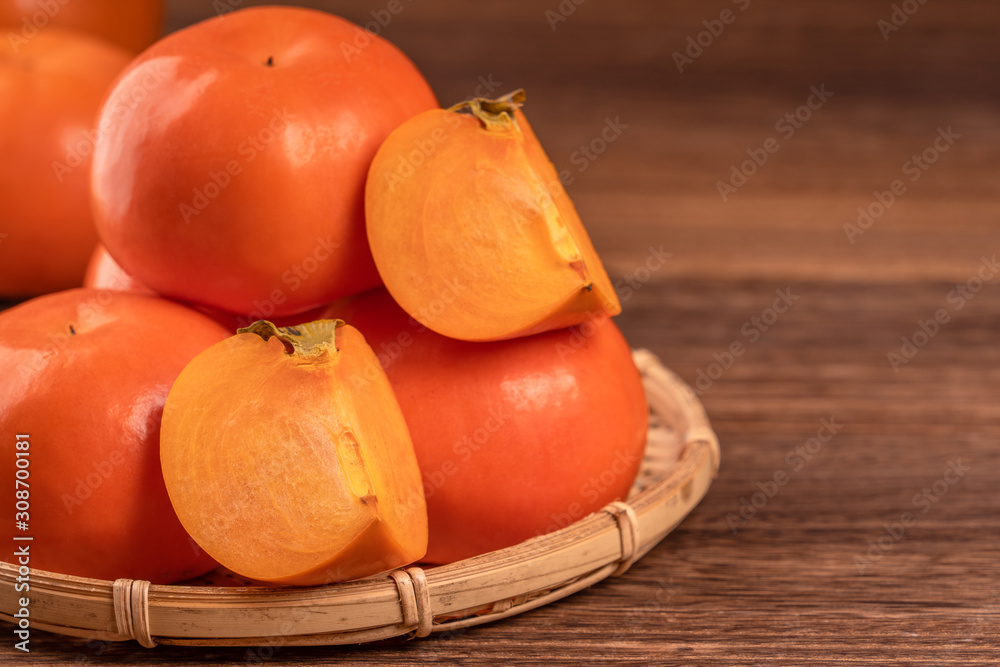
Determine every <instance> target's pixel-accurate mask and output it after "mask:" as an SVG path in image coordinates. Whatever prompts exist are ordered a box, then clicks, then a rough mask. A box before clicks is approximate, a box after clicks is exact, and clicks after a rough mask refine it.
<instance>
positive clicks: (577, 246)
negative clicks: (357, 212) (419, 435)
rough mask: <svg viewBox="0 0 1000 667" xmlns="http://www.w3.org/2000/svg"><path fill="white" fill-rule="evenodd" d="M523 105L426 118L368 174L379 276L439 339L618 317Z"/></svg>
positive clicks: (500, 335)
mask: <svg viewBox="0 0 1000 667" xmlns="http://www.w3.org/2000/svg"><path fill="white" fill-rule="evenodd" d="M523 102H524V91H523V90H519V91H516V92H514V93H511V94H509V95H506V96H504V97H502V98H500V99H496V100H488V99H483V98H476V99H473V100H470V101H467V102H462V103H460V104H457V105H455V106H453V107H451V108H450V109H434V110H430V111H425V112H423V113H421V114H419V115H417V116H414V117H413V118H411V119H410V120H408V121H406V122H404V123H403V124H402V125H401V126H400V127H398V128H397V129H396V130H395V131H394V132H393V133H392V134H391V135H389V137H388V138H387V139H386V140H385V142H384V143H383V144H382V146H381V148H380V149H379V151H378V153H377V154H376V156H375V160H374V161H373V162H372V165H371V168H370V169H369V172H368V180H367V184H366V191H365V215H366V226H367V233H368V242H369V245H370V246H371V250H372V255H373V256H374V258H375V265H376V267H377V268H378V271H379V275H380V276H381V277H382V280H383V282H384V283H385V286H386V288H387V289H388V290H389V293H390V294H392V296H393V298H394V299H395V300H396V301H397V302H398V303H399V305H400V306H402V308H403V309H404V310H406V311H407V312H408V313H409V314H410V315H411V316H412V317H413V318H414V319H416V320H417V321H419V322H420V323H421V324H423V325H425V326H426V327H428V328H430V329H432V330H433V331H436V332H437V333H439V334H442V335H445V336H449V337H451V338H457V339H460V340H468V341H489V340H504V339H509V338H516V337H520V336H527V335H530V334H534V333H539V332H541V331H548V330H550V329H561V328H564V327H568V326H572V325H574V324H580V323H581V322H583V321H584V320H587V319H588V318H592V317H594V316H595V315H598V314H601V313H605V314H607V315H617V314H618V313H619V312H620V311H621V306H620V304H619V302H618V298H617V296H616V294H615V290H614V287H613V286H612V284H611V281H610V280H609V278H608V275H607V273H606V272H605V270H604V266H603V265H602V264H601V260H600V258H599V257H598V255H597V251H596V250H595V249H594V246H593V243H591V240H590V237H589V236H588V234H587V231H586V229H584V226H583V223H582V222H581V221H580V217H579V215H577V212H576V209H575V208H574V206H573V203H572V202H571V201H570V198H569V196H568V195H567V193H566V191H565V189H564V188H563V185H562V182H561V181H560V179H559V175H558V174H557V172H556V169H555V167H553V165H552V163H551V162H550V161H549V159H548V157H547V156H546V154H545V151H544V150H543V149H542V146H541V144H539V142H538V139H537V138H536V137H535V134H534V132H533V131H532V129H531V126H530V125H528V120H527V118H525V116H524V113H523V112H522V111H521V108H520V107H521V105H522V103H523Z"/></svg>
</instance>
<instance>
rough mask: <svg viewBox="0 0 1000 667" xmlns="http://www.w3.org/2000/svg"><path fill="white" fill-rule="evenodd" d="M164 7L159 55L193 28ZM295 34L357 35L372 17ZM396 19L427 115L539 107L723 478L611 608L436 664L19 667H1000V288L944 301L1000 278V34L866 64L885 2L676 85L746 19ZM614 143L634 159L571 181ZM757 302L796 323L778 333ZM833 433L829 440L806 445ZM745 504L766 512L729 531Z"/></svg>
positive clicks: (545, 131) (713, 56)
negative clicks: (489, 99) (941, 138)
mask: <svg viewBox="0 0 1000 667" xmlns="http://www.w3.org/2000/svg"><path fill="white" fill-rule="evenodd" d="M169 4H170V9H171V11H170V18H169V21H170V27H171V28H177V27H180V26H182V25H186V24H188V23H190V22H192V21H194V20H198V19H200V18H204V17H206V16H209V15H211V14H212V13H213V10H212V8H211V3H209V2H196V1H195V0H185V1H174V2H171V3H169ZM250 4H254V3H251V2H244V3H242V5H250ZM301 4H308V5H311V6H316V7H322V8H325V9H328V10H331V11H334V12H335V13H338V14H341V15H343V16H346V17H348V18H351V19H352V20H356V21H365V20H368V19H369V18H370V12H371V11H373V10H375V11H378V10H380V9H383V8H384V7H385V6H386V5H387V3H386V2H351V3H348V2H346V0H344V1H336V2H303V3H301ZM403 6H404V7H405V9H404V11H403V12H401V13H400V14H399V15H397V16H396V17H394V18H393V20H392V22H391V23H390V24H389V25H388V26H386V27H385V28H384V30H383V34H384V35H385V36H387V37H388V38H389V39H391V40H392V41H393V42H395V43H396V44H397V45H399V46H400V47H401V48H402V49H403V50H404V51H405V52H406V53H408V54H409V55H410V56H411V57H412V58H413V59H414V60H415V61H416V62H417V64H418V65H419V66H420V67H421V68H422V69H423V70H424V71H425V73H426V74H427V76H428V79H429V80H430V82H431V84H432V86H433V87H434V89H435V91H436V92H437V93H438V96H439V98H440V99H441V101H442V102H443V103H450V102H452V101H456V100H458V99H461V98H464V97H466V96H468V95H470V94H472V93H473V92H474V91H475V89H476V88H477V86H480V85H482V83H481V82H482V80H484V79H485V80H487V81H493V82H496V83H497V86H498V88H499V92H505V91H507V90H509V89H513V88H516V87H521V86H524V87H526V88H527V90H528V95H529V102H528V107H527V108H526V111H527V114H528V117H529V118H530V119H531V121H532V124H533V126H534V128H535V130H536V132H537V134H538V135H539V136H540V138H541V140H542V142H543V143H544V144H545V146H546V148H547V149H548V151H549V153H550V156H551V158H552V160H553V162H554V163H555V164H556V166H557V167H558V168H559V169H563V170H567V171H569V172H570V175H571V176H572V177H573V182H572V183H571V184H569V186H568V189H569V191H570V193H571V195H572V196H573V198H574V200H575V201H576V203H577V206H578V208H579V210H580V212H581V216H582V217H583V219H584V221H585V223H586V224H587V225H588V228H589V229H590V230H591V232H592V235H593V237H594V240H595V243H596V245H597V246H598V249H599V250H600V252H601V253H602V255H604V256H605V257H606V258H607V265H608V268H609V270H610V272H611V273H612V274H613V275H614V277H615V278H616V279H621V280H623V281H626V280H628V281H631V284H632V286H630V287H627V289H625V288H623V290H622V294H621V295H622V297H623V302H624V304H623V305H624V313H623V314H622V316H621V317H620V320H619V322H620V325H621V327H622V329H623V331H624V332H625V334H626V336H627V337H628V339H629V341H630V342H631V343H632V345H633V346H636V347H648V348H650V349H651V350H653V351H654V352H655V353H657V354H658V355H659V356H660V357H661V358H662V359H663V360H664V361H665V363H666V364H667V365H668V366H670V367H671V368H672V369H673V370H675V371H676V372H677V373H679V374H680V375H681V377H683V378H684V379H685V380H687V381H688V382H689V383H691V384H693V385H694V384H696V383H698V382H699V380H701V383H702V385H703V386H705V385H706V384H707V380H702V377H703V376H702V374H703V373H704V374H705V377H706V378H708V380H711V386H709V387H708V388H707V390H705V391H704V392H703V394H702V397H701V398H702V400H703V402H704V404H705V406H706V409H707V411H708V414H709V416H710V418H711V420H712V423H713V425H714V427H715V430H716V432H717V433H718V435H719V438H720V441H721V443H722V448H723V465H722V470H721V472H720V476H719V478H718V479H717V480H716V482H715V484H714V485H713V487H712V489H711V490H710V492H709V495H708V496H707V497H706V499H705V500H704V501H703V502H702V504H701V505H700V506H699V507H698V508H697V509H696V510H695V511H694V512H693V514H692V515H691V516H690V517H689V518H688V520H687V521H685V522H684V523H683V524H682V525H681V526H680V528H678V529H677V530H676V531H675V532H674V533H673V534H671V535H670V536H669V537H668V538H667V540H665V541H664V542H663V543H662V544H660V545H659V546H658V547H656V548H655V549H654V550H653V551H652V552H651V553H649V554H648V555H647V556H646V557H644V558H643V559H642V560H641V561H639V562H638V563H637V564H636V565H634V566H633V568H632V569H631V570H630V571H629V572H628V573H627V574H626V575H624V576H623V577H621V578H618V579H614V580H608V581H606V582H603V583H601V584H599V585H597V586H594V587H593V588H591V589H588V590H586V591H584V592H581V593H579V594H576V595H574V596H572V597H571V598H569V599H567V600H565V601H562V602H559V603H556V604H553V605H550V606H547V607H544V608H542V609H539V610H536V611H533V612H531V613H529V614H526V615H523V616H520V617H515V618H512V619H509V620H507V621H504V622H501V623H496V624H492V625H488V626H484V627H479V628H473V629H470V630H468V631H466V632H463V633H459V634H457V635H455V636H452V637H434V638H431V639H428V640H418V641H409V642H405V641H397V642H386V643H382V644H378V645H373V646H365V647H358V648H329V649H293V648H290V647H285V646H281V645H280V642H279V643H278V644H277V645H276V646H274V647H273V650H269V649H266V648H265V649H260V650H257V649H251V650H250V651H247V650H241V649H219V650H214V649H174V648H168V647H160V648H157V649H154V650H145V649H142V648H141V647H139V646H138V645H137V644H134V643H132V644H123V645H105V644H101V643H100V642H90V643H87V642H83V641H77V640H70V639H65V638H60V637H56V636H54V635H47V634H44V633H38V634H37V635H36V636H34V637H33V644H32V646H33V652H32V654H31V659H32V660H33V662H38V663H39V664H65V663H72V662H74V661H82V662H88V661H93V662H96V663H103V662H109V663H110V662H114V663H120V664H180V663H192V664H205V665H216V664H229V663H232V662H242V661H249V662H271V661H273V662H274V663H276V664H300V665H310V664H316V665H318V664H329V663H331V662H337V663H343V664H357V665H383V664H393V665H422V664H449V665H450V664H469V665H497V664H525V665H533V664H540V663H542V662H551V663H553V664H569V665H578V664H593V665H619V664H637V665H638V664H642V665H645V664H651V663H652V664H665V665H686V664H696V665H757V664H761V665H771V664H775V665H868V664H894V665H913V666H919V667H924V666H926V667H932V666H933V667H937V666H938V665H990V664H996V663H997V661H998V656H1000V568H998V565H997V563H998V562H1000V518H998V516H1000V513H998V507H1000V490H998V485H997V480H998V479H1000V403H998V387H1000V345H998V344H997V343H998V338H1000V289H998V284H1000V274H998V275H995V276H994V277H993V278H992V279H991V280H989V281H987V282H985V284H984V287H982V289H980V290H979V291H978V292H976V293H975V294H974V295H973V296H972V298H966V297H964V296H963V297H961V298H958V297H957V296H956V294H957V293H953V290H955V288H956V285H958V284H959V283H961V284H963V285H964V284H966V283H967V281H969V280H970V279H972V280H973V283H972V286H973V287H974V286H975V285H976V283H975V279H974V277H975V276H976V274H977V271H979V269H980V267H981V266H983V259H982V258H983V257H984V256H985V257H986V258H990V257H992V256H993V254H994V253H996V252H997V250H998V246H1000V226H998V222H997V221H998V220H1000V200H998V195H997V187H996V175H995V171H996V166H997V165H998V164H1000V123H998V120H997V119H998V118H1000V92H998V88H997V86H996V84H995V78H996V72H997V71H998V67H1000V42H998V40H997V39H996V34H997V31H998V29H1000V5H998V4H997V3H995V2H989V1H988V0H956V1H954V2H947V3H944V2H934V1H931V2H927V3H925V4H923V5H922V6H921V7H920V9H919V11H918V12H917V13H916V14H914V15H913V16H912V17H910V18H909V19H908V21H907V22H906V23H905V24H904V25H903V26H902V27H901V28H900V30H899V31H898V32H894V33H891V34H890V36H889V39H888V41H886V40H883V38H882V35H881V34H880V33H879V29H878V27H877V25H876V22H877V21H878V20H879V19H887V18H889V17H890V14H891V12H892V3H891V2H889V1H888V0H886V1H885V2H871V1H866V0H847V1H846V2H838V3H829V2H821V1H820V0H800V1H792V0H752V2H750V4H749V7H748V8H747V10H746V11H745V12H741V13H738V17H737V20H736V21H735V22H734V23H733V24H732V25H731V26H728V27H727V28H726V30H725V32H724V33H723V34H722V35H721V36H720V37H719V38H718V39H717V40H716V41H715V42H714V43H713V44H712V45H711V46H710V47H707V48H706V49H705V52H704V54H703V55H701V56H700V57H698V58H697V59H696V60H695V61H694V63H693V64H692V65H690V66H689V67H688V68H687V69H686V70H685V71H684V72H683V73H681V72H678V71H677V68H676V66H675V65H674V62H673V59H672V53H673V52H674V51H676V50H681V49H683V48H684V47H685V40H686V38H687V37H688V36H695V35H697V33H698V32H700V31H702V30H704V26H703V25H702V21H705V20H711V19H713V18H716V17H718V15H719V12H720V11H721V10H722V9H723V8H726V7H730V6H732V7H735V6H736V4H735V3H728V2H722V1H720V2H719V3H715V4H705V3H697V2H694V1H693V0H685V1H677V2H653V1H652V0H649V1H639V0H626V1H623V2H616V3H610V2H597V1H596V0H588V1H587V2H585V3H583V4H582V5H580V6H579V7H577V9H576V10H575V11H574V13H573V14H572V15H570V16H569V17H568V20H567V21H565V22H560V23H558V24H557V27H556V30H552V29H551V27H550V24H549V22H548V20H547V19H546V16H545V11H546V10H547V9H552V10H557V8H558V6H559V2H558V1H557V0H550V1H548V2H541V3H537V2H528V0H516V1H512V2H505V3H489V4H487V3H460V2H458V1H457V0H447V1H442V2H431V1H430V0H416V1H414V2H412V3H410V2H406V0H404V2H403ZM737 9H738V8H737ZM481 77H482V78H481ZM824 84H825V85H826V87H827V88H828V89H829V90H830V91H833V93H834V94H833V96H832V97H831V98H830V100H829V101H828V102H827V103H826V104H824V105H823V107H822V108H820V109H818V110H816V111H815V112H814V114H813V117H812V118H811V119H810V120H809V121H808V122H807V123H804V124H803V126H802V127H801V128H800V129H797V130H796V132H795V133H794V135H793V136H792V137H791V138H788V139H785V138H784V137H783V136H782V135H781V134H779V133H778V132H777V130H776V128H775V124H776V123H777V122H778V121H779V120H780V119H781V118H782V117H783V116H784V115H785V114H787V113H794V111H795V109H796V108H797V107H798V106H799V105H802V104H803V103H804V102H805V101H806V99H807V97H808V95H809V94H810V93H809V89H810V87H811V86H814V85H815V86H821V85H824ZM609 118H610V119H615V118H618V119H619V120H620V121H621V122H623V123H626V124H628V128H627V129H625V130H624V131H623V132H622V133H621V134H620V136H618V137H617V138H616V140H615V141H614V142H611V143H609V144H608V145H607V147H606V150H605V151H604V152H603V153H602V154H601V155H600V156H598V157H597V159H595V160H593V161H585V162H582V161H581V155H582V154H581V153H580V152H579V151H580V147H581V146H582V145H585V144H587V143H589V142H591V141H592V140H593V139H594V138H596V137H598V136H599V135H600V132H601V130H602V128H603V127H604V126H605V123H606V122H607V120H608V119H609ZM949 126H950V127H952V128H953V130H954V131H955V132H957V133H959V134H960V135H961V137H960V138H959V139H958V140H957V141H956V142H955V144H954V146H952V147H951V148H949V150H948V151H946V152H944V153H943V154H941V155H940V158H939V160H938V161H937V162H936V163H935V164H934V165H933V166H932V167H931V168H930V169H928V170H927V171H926V172H921V177H920V178H919V179H918V180H917V181H909V180H906V181H905V185H906V187H907V191H906V193H905V194H904V195H902V196H900V197H897V201H896V202H895V203H894V204H893V205H892V206H891V207H889V208H888V210H886V212H885V213H884V215H882V216H881V217H879V218H878V219H877V220H876V221H875V223H874V224H873V225H872V226H871V227H870V229H868V230H867V231H866V232H865V233H864V234H863V235H862V236H860V237H856V238H855V242H854V243H853V244H852V243H850V241H849V240H848V238H847V235H846V234H845V231H844V228H843V226H844V224H845V223H851V222H854V221H855V220H856V219H857V208H858V207H859V206H860V207H869V206H870V205H871V203H872V202H873V201H875V195H874V193H875V191H884V190H886V189H888V188H889V187H890V184H891V182H892V181H893V180H894V179H907V178H908V176H907V175H904V172H903V168H904V165H905V163H906V162H907V161H909V160H910V159H911V156H912V155H914V154H915V153H919V152H922V151H923V150H924V149H925V148H927V147H928V146H930V145H932V142H933V141H934V137H935V135H936V133H937V131H938V128H947V127H949ZM768 137H775V138H777V139H778V140H779V141H780V150H779V151H778V152H776V153H774V154H773V155H771V156H770V157H769V158H768V161H767V162H766V163H765V164H764V165H763V166H761V167H760V168H759V169H758V170H757V173H755V174H754V175H752V176H751V177H749V178H748V180H747V183H746V184H745V185H743V186H741V187H740V188H739V191H738V192H737V193H735V194H733V195H732V196H731V197H729V198H728V201H723V200H722V198H721V197H720V195H719V192H718V190H717V181H719V180H722V179H726V178H727V177H728V175H729V172H730V169H731V166H732V165H734V164H739V163H740V162H742V161H743V160H745V159H747V154H746V151H747V150H748V149H751V150H753V149H757V148H759V147H760V146H761V145H762V144H763V142H764V141H765V140H766V139H767V138H768ZM584 163H585V165H586V168H582V167H583V165H584ZM660 246H662V247H663V251H664V252H667V253H671V257H670V258H669V259H667V260H666V261H665V262H663V263H662V264H661V265H659V266H657V263H656V262H655V261H653V259H652V258H653V257H654V255H652V254H651V253H650V248H657V249H658V248H660ZM647 261H649V262H650V264H648V265H647V264H646V262H647ZM644 267H653V268H654V270H652V271H649V272H648V274H647V273H646V272H645V270H644ZM622 284H623V285H624V286H628V283H627V282H623V283H622ZM776 290H777V291H784V290H790V291H791V295H792V296H794V297H798V298H797V299H796V300H794V301H793V302H792V303H793V305H792V306H791V307H790V308H788V310H787V311H786V312H784V313H781V314H778V313H774V314H775V318H774V319H773V320H772V319H771V315H770V313H769V312H768V309H769V308H770V307H772V306H773V304H774V301H775V299H777V298H778V296H777V295H776ZM786 294H787V292H786ZM949 294H951V298H949ZM958 304H961V306H962V307H961V308H960V309H959V308H958ZM939 310H944V311H945V313H946V314H947V315H948V322H947V323H945V324H942V325H940V327H939V329H938V331H937V332H936V334H935V335H934V336H933V337H931V338H930V339H929V341H928V342H927V344H926V345H925V346H924V347H922V348H921V349H920V350H919V351H918V352H917V354H916V355H915V356H914V357H913V358H912V360H909V362H908V363H906V364H903V365H900V366H899V368H898V369H897V370H894V369H893V368H892V366H891V365H890V361H889V359H888V355H889V353H890V352H896V353H899V352H900V346H901V344H902V343H901V340H900V339H901V337H904V336H905V337H908V338H912V337H914V334H915V332H918V331H920V325H919V322H920V321H925V322H926V321H927V320H928V319H931V318H933V317H934V314H935V313H936V312H937V311H939ZM753 318H758V320H759V321H760V322H761V326H757V325H756V324H755V323H754V320H753ZM765 322H770V323H769V324H764V323H765ZM765 326H766V327H767V330H766V331H763V330H762V327H765ZM755 332H756V333H755ZM734 343H740V344H741V345H742V346H743V347H742V349H743V350H744V352H743V353H742V354H741V355H739V356H738V357H734V359H733V360H732V364H731V366H730V367H729V368H728V369H724V370H723V369H721V366H720V367H719V368H715V367H713V364H715V363H720V362H719V361H718V359H719V358H722V359H723V361H726V362H727V363H728V360H727V359H726V352H727V350H730V349H731V347H732V346H733V344H734ZM719 371H721V372H719ZM897 371H898V372H897ZM710 375H717V376H718V377H716V378H715V379H712V378H711V377H709V376H710ZM821 420H826V421H827V422H828V423H829V422H832V423H833V424H835V425H837V426H840V427H841V428H839V429H838V430H837V433H836V435H834V436H833V437H832V439H830V440H829V441H828V442H825V443H823V442H819V441H818V440H817V441H815V442H812V443H811V442H810V438H815V437H816V436H817V433H818V431H819V429H820V428H821V426H822V424H823V422H822V421H821ZM822 435H823V436H824V437H826V432H823V434H822ZM817 445H818V446H817ZM966 468H967V470H966ZM949 470H951V471H952V472H949ZM955 470H959V471H961V476H958V473H957V472H954V471H955ZM781 473H783V474H784V477H782V476H781ZM776 474H777V475H778V479H783V480H787V481H786V483H784V484H783V485H781V486H780V487H778V488H777V489H776V490H775V489H773V488H772V487H771V486H770V483H772V482H773V481H774V480H775V479H776V477H775V476H776ZM761 487H764V490H762V489H761ZM768 490H774V491H775V492H774V493H773V494H772V495H773V497H770V498H767V497H766V494H765V493H764V492H765V491H768ZM925 490H926V491H925ZM755 494H762V495H757V496H755ZM744 499H745V501H746V503H753V502H756V503H757V504H758V505H760V507H759V508H755V511H752V512H751V511H750V510H746V509H744V511H745V512H746V515H748V518H746V519H745V521H742V522H741V521H740V520H739V518H738V517H739V515H740V512H741V507H744V504H743V501H744ZM764 501H766V502H764ZM910 515H912V517H913V521H912V522H910V521H907V524H908V525H906V526H904V527H903V528H904V530H903V532H900V528H899V527H897V526H896V525H895V524H901V523H902V522H903V519H904V518H905V517H907V516H910ZM728 516H735V517H737V519H736V520H733V519H727V517H728ZM18 657H20V656H15V651H14V650H13V649H12V646H11V642H9V641H4V642H0V662H4V663H7V662H10V663H14V661H15V658H18ZM15 664H16V663H15Z"/></svg>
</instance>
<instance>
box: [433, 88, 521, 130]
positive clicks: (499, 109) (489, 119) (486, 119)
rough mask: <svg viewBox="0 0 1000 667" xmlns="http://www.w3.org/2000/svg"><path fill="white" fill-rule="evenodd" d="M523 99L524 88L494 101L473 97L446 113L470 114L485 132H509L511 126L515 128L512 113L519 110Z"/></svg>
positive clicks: (450, 108)
mask: <svg viewBox="0 0 1000 667" xmlns="http://www.w3.org/2000/svg"><path fill="white" fill-rule="evenodd" d="M525 99H527V96H526V94H525V92H524V88H518V89H517V90H515V91H514V92H511V93H507V94H506V95H504V96H503V97H498V98H497V99H495V100H494V99H489V98H487V97H473V98H472V99H471V100H464V101H462V102H459V103H458V104H456V105H454V106H451V107H448V111H453V112H455V113H465V112H467V113H470V114H472V115H473V116H475V117H476V118H477V119H479V122H481V123H482V124H483V127H485V128H486V129H487V130H509V129H510V128H511V127H512V126H514V127H516V126H517V123H516V121H515V120H514V112H515V111H516V110H517V109H519V108H521V106H522V105H523V104H524V101H525Z"/></svg>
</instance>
